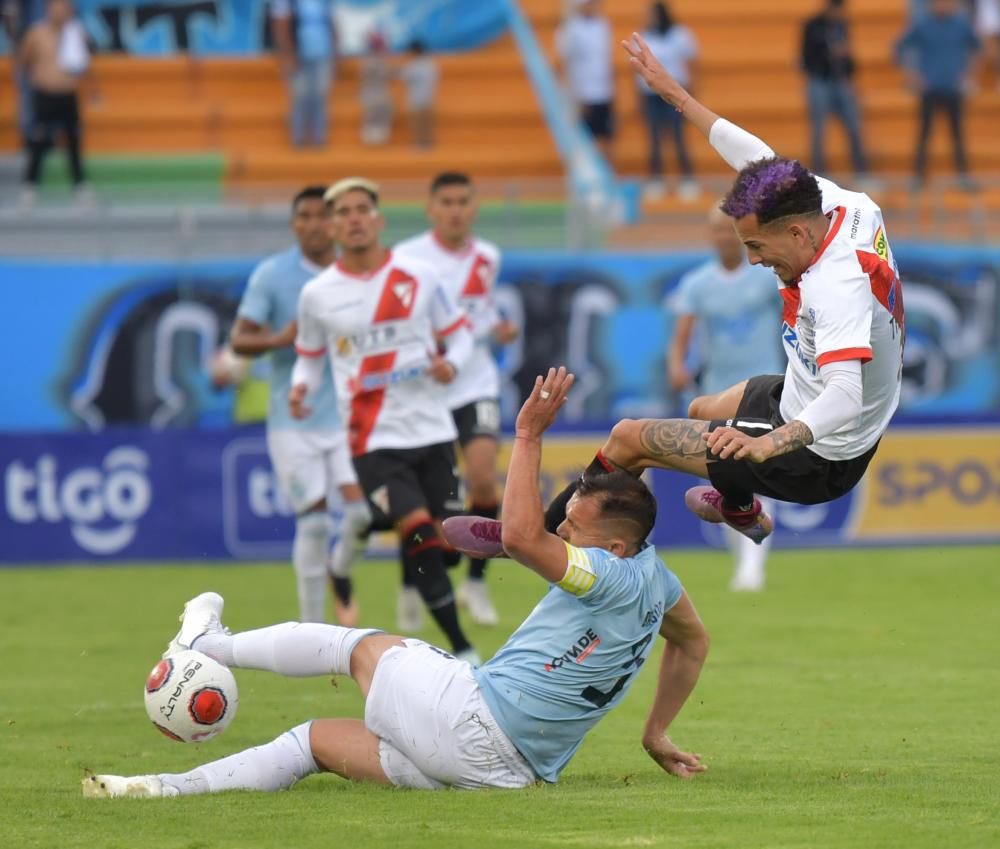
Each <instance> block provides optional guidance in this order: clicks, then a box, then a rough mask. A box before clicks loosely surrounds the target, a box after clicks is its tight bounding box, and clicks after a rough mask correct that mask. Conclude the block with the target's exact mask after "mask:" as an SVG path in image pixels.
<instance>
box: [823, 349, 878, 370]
mask: <svg viewBox="0 0 1000 849" xmlns="http://www.w3.org/2000/svg"><path fill="white" fill-rule="evenodd" d="M871 358H872V349H871V348H840V349H839V350H837V351H826V352H825V353H822V354H820V355H819V356H818V357H816V365H818V366H825V365H827V364H828V363H842V362H846V361H847V360H861V362H863V363H867V362H870V361H871Z"/></svg>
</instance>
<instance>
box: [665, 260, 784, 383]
mask: <svg viewBox="0 0 1000 849" xmlns="http://www.w3.org/2000/svg"><path fill="white" fill-rule="evenodd" d="M670 305H671V308H672V310H673V312H674V313H676V314H677V315H693V316H694V317H695V320H696V327H695V332H696V333H697V334H699V341H700V342H701V361H702V366H703V369H702V376H701V382H700V386H699V389H700V390H701V392H702V393H704V394H706V395H710V394H713V393H715V392H721V391H722V390H723V389H728V388H729V387H730V386H732V385H733V384H736V383H739V382H740V381H741V380H746V379H747V378H748V377H753V376H754V375H758V374H784V371H785V365H786V363H785V355H784V353H783V352H782V349H781V297H780V295H779V294H778V286H777V283H776V282H775V276H774V272H772V271H770V270H769V269H766V268H764V267H763V266H759V265H750V263H748V262H744V263H743V264H742V265H741V266H740V267H739V268H736V269H734V270H733V271H729V270H727V269H725V268H724V267H723V266H722V265H721V264H720V263H719V262H718V261H717V260H710V261H709V262H706V263H705V264H704V265H699V266H698V267H697V268H696V269H694V270H693V271H690V272H688V273H687V274H685V275H684V276H683V277H682V278H681V282H680V284H679V285H678V287H677V291H676V292H675V293H674V295H673V297H672V298H671V300H670Z"/></svg>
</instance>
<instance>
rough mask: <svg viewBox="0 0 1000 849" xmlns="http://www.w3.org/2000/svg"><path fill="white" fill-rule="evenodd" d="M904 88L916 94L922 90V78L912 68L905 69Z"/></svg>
mask: <svg viewBox="0 0 1000 849" xmlns="http://www.w3.org/2000/svg"><path fill="white" fill-rule="evenodd" d="M906 88H907V89H908V90H909V91H912V92H915V93H917V94H919V93H920V92H922V91H923V90H924V81H923V78H922V77H921V76H920V74H918V73H917V72H916V71H914V70H913V69H912V68H907V69H906Z"/></svg>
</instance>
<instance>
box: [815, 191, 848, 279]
mask: <svg viewBox="0 0 1000 849" xmlns="http://www.w3.org/2000/svg"><path fill="white" fill-rule="evenodd" d="M834 212H835V213H836V215H837V217H836V218H834V219H833V226H832V227H830V229H829V230H827V233H826V238H825V239H824V240H823V243H822V244H821V245H820V246H819V250H818V251H816V255H815V256H814V257H813V258H812V260H811V261H810V262H809V268H812V267H813V266H814V265H815V264H816V263H817V262H819V258H820V257H821V256H823V253H824V252H825V251H826V249H827V248H828V247H830V242H832V241H833V240H834V239H835V238H837V233H839V232H840V225H841V224H843V223H844V219H845V218H846V217H847V207H846V206H838V207H836V208H835V209H834Z"/></svg>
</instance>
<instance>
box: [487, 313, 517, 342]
mask: <svg viewBox="0 0 1000 849" xmlns="http://www.w3.org/2000/svg"><path fill="white" fill-rule="evenodd" d="M517 336H518V329H517V325H516V324H514V322H513V321H511V320H510V319H509V318H505V319H504V320H503V321H501V322H500V323H499V324H498V325H497V326H496V327H494V328H493V338H494V339H495V340H496V343H497V344H498V345H509V344H510V343H511V342H513V341H514V340H515V339H517Z"/></svg>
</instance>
